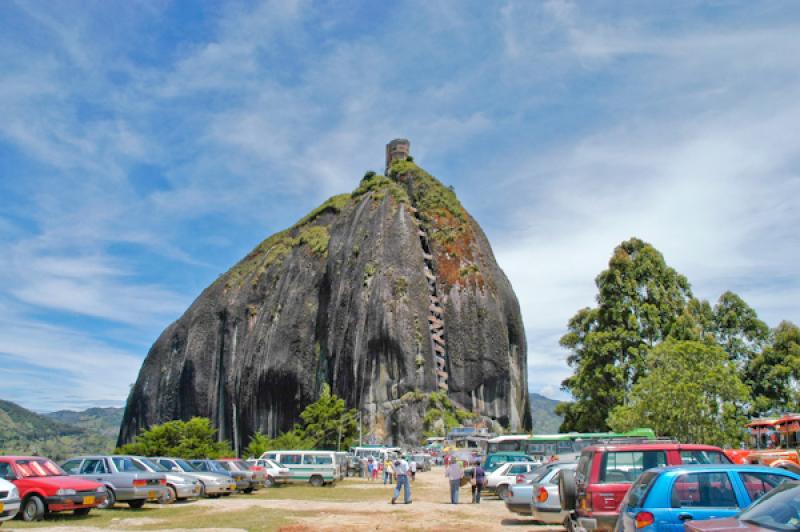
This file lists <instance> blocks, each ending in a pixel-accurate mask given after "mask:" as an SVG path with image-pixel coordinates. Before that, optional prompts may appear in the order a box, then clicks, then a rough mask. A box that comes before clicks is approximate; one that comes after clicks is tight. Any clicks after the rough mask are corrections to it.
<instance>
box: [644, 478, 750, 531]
mask: <svg viewBox="0 0 800 532" xmlns="http://www.w3.org/2000/svg"><path fill="white" fill-rule="evenodd" d="M670 502H671V506H672V507H671V508H669V509H667V510H665V511H663V512H661V511H659V514H660V515H659V516H658V517H657V519H656V520H657V522H658V523H659V528H660V529H663V530H665V531H673V532H683V530H684V524H685V523H686V522H687V521H702V520H706V519H716V518H723V517H731V516H733V515H735V514H736V513H737V512H739V510H740V509H741V507H742V505H743V503H744V504H746V502H747V501H742V500H741V499H740V498H739V497H737V494H736V490H735V488H734V483H733V480H732V479H731V473H728V472H726V471H701V472H697V473H685V474H683V475H678V476H677V477H676V478H675V480H674V482H673V484H672V487H671V491H670Z"/></svg>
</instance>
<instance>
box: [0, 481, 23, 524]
mask: <svg viewBox="0 0 800 532" xmlns="http://www.w3.org/2000/svg"><path fill="white" fill-rule="evenodd" d="M17 512H19V491H17V487H16V486H14V484H12V483H11V482H9V481H7V480H5V479H3V478H0V522H3V521H8V520H9V519H13V518H14V516H15V515H17Z"/></svg>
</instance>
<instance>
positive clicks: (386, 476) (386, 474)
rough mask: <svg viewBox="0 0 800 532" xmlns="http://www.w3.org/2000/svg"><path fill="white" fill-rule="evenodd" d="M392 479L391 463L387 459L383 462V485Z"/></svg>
mask: <svg viewBox="0 0 800 532" xmlns="http://www.w3.org/2000/svg"><path fill="white" fill-rule="evenodd" d="M391 478H392V461H391V460H389V458H386V460H385V461H384V462H383V485H384V486H385V485H386V484H388V483H389V481H390V480H391Z"/></svg>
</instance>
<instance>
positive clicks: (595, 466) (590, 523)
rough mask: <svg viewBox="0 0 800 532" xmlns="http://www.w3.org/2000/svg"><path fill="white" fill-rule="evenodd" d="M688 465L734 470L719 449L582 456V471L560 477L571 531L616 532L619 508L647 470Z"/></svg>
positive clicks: (617, 448)
mask: <svg viewBox="0 0 800 532" xmlns="http://www.w3.org/2000/svg"><path fill="white" fill-rule="evenodd" d="M682 464H730V460H729V459H728V457H727V456H725V454H724V453H723V451H722V449H720V448H719V447H713V446H711V445H694V444H680V443H675V442H665V441H658V440H654V441H652V442H650V443H633V444H631V443H629V444H624V443H621V444H615V443H609V444H604V445H592V446H590V447H587V448H585V449H584V450H583V451H582V452H581V457H580V459H579V460H578V467H577V469H576V470H575V471H574V472H573V471H563V472H562V473H561V474H560V475H559V496H560V499H561V508H562V509H563V510H565V511H568V512H569V515H570V523H569V524H570V526H571V527H572V528H577V527H580V528H583V529H586V530H600V531H610V530H612V529H613V528H614V525H615V524H616V522H617V516H618V515H619V505H620V503H621V502H622V499H623V497H625V494H626V493H627V492H628V489H629V488H630V487H631V484H633V483H634V482H635V481H636V479H637V478H638V477H639V475H641V474H642V472H644V471H645V470H647V469H652V468H654V467H660V466H666V465H682Z"/></svg>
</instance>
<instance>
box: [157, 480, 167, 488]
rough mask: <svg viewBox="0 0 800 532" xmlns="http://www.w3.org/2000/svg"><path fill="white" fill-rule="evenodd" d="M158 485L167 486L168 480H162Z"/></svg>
mask: <svg viewBox="0 0 800 532" xmlns="http://www.w3.org/2000/svg"><path fill="white" fill-rule="evenodd" d="M158 483H159V484H161V485H162V486H166V485H167V479H165V478H162V479H161V480H159V481H158Z"/></svg>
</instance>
